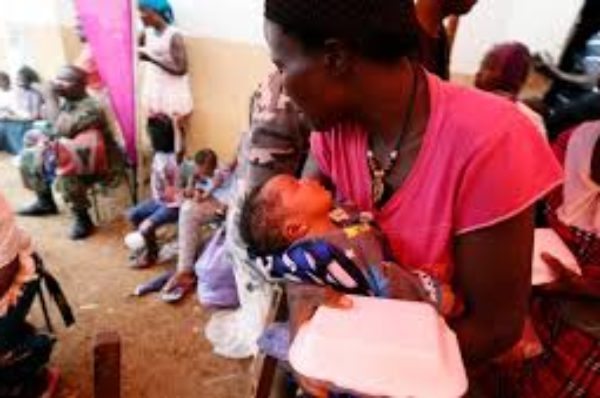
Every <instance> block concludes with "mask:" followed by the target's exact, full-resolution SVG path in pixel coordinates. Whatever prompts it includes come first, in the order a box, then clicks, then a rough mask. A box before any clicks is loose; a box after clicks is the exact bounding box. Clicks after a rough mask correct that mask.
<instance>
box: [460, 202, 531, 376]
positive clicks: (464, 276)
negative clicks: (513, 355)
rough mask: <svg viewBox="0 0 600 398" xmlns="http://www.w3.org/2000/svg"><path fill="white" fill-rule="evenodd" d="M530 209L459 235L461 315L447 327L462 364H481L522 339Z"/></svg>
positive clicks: (528, 276)
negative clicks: (454, 338)
mask: <svg viewBox="0 0 600 398" xmlns="http://www.w3.org/2000/svg"><path fill="white" fill-rule="evenodd" d="M533 229H534V224H533V210H532V209H531V208H530V209H527V210H525V211H523V212H522V213H520V214H518V215H516V216H514V217H512V218H510V219H508V220H506V221H503V222H501V223H499V224H496V225H494V226H491V227H488V228H484V229H481V230H477V231H474V232H470V233H466V234H464V235H460V236H459V237H458V239H457V241H456V246H455V274H454V275H455V280H454V285H455V286H456V288H457V289H458V292H460V293H462V294H463V295H464V299H465V314H464V316H462V317H460V318H458V319H457V320H456V321H454V322H451V327H452V328H453V329H454V330H455V332H456V333H457V335H458V340H459V342H460V346H461V351H462V355H463V359H464V360H465V363H467V364H468V365H470V366H476V365H479V364H483V363H485V362H487V361H489V360H491V359H493V358H495V357H497V356H498V355H500V354H502V353H504V352H505V351H507V350H508V349H510V348H511V347H512V346H514V344H516V343H517V342H518V340H519V339H520V337H521V334H522V330H523V325H524V322H525V317H526V314H527V310H528V300H529V294H530V290H531V256H532V250H533V249H532V248H533Z"/></svg>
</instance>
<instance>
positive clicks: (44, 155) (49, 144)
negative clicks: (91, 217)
mask: <svg viewBox="0 0 600 398" xmlns="http://www.w3.org/2000/svg"><path fill="white" fill-rule="evenodd" d="M107 126H108V124H107V120H106V116H105V113H104V109H103V108H102V105H101V104H100V103H99V102H98V101H97V100H96V99H94V98H92V97H85V98H83V99H81V100H78V101H65V102H64V104H63V105H62V106H61V108H60V113H59V116H58V117H57V119H56V121H55V123H54V125H53V126H46V128H43V129H41V130H40V129H36V130H32V131H30V132H28V133H27V135H26V137H25V139H24V141H25V148H24V149H23V152H22V155H21V165H20V171H21V176H22V178H23V183H24V185H25V187H26V188H28V189H30V190H32V191H35V192H37V193H38V194H40V193H41V194H44V193H49V190H50V189H51V184H52V182H53V181H56V187H57V190H58V191H59V192H60V193H61V194H62V196H63V198H64V200H65V202H67V203H69V205H70V206H71V209H72V210H74V211H76V212H77V211H85V210H87V209H88V208H89V207H90V202H89V199H88V189H89V187H90V186H91V185H92V184H94V183H96V182H100V181H102V180H105V179H106V178H107V177H108V176H109V175H111V174H112V173H113V172H114V167H117V165H118V164H120V162H119V161H118V160H117V157H118V151H117V148H116V145H115V143H114V140H113V137H112V135H111V134H110V131H109V129H108V127H107ZM90 128H97V129H99V130H100V131H101V132H102V135H103V138H104V141H105V145H106V151H107V159H108V165H110V168H111V170H108V171H107V170H103V171H101V172H99V173H98V174H86V175H69V176H57V175H56V158H57V152H56V146H55V145H54V144H53V142H55V140H56V139H59V138H63V139H72V138H74V137H76V136H77V135H78V134H79V133H81V132H83V131H86V130H87V129H90ZM77 156H79V157H80V158H81V159H83V158H84V157H85V156H86V154H85V153H81V152H77Z"/></svg>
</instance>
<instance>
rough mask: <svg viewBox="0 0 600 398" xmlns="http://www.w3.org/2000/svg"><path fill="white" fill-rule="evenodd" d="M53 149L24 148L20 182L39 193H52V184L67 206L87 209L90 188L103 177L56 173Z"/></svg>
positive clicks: (79, 209)
mask: <svg viewBox="0 0 600 398" xmlns="http://www.w3.org/2000/svg"><path fill="white" fill-rule="evenodd" d="M55 158H56V156H55V152H54V151H53V150H52V149H50V148H41V147H38V146H35V147H29V148H25V149H24V150H23V151H22V153H21V164H20V172H21V178H22V180H23V185H24V186H25V187H26V188H27V189H30V190H32V191H34V192H36V193H37V194H38V195H48V194H50V193H51V190H52V184H53V183H54V184H55V186H56V190H57V191H58V192H59V193H60V194H61V196H62V197H63V200H64V201H65V202H66V203H67V204H68V205H69V207H70V208H71V209H72V210H73V211H75V212H77V211H85V210H87V209H89V208H90V206H91V204H90V200H89V197H88V191H89V189H90V188H91V187H92V186H93V185H94V184H95V183H97V182H99V181H101V180H102V176H96V175H83V176H78V175H73V176H57V175H56V162H55Z"/></svg>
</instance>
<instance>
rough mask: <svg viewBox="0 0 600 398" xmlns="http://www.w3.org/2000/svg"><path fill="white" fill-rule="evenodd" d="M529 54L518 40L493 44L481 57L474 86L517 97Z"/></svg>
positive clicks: (527, 73) (526, 70)
mask: <svg viewBox="0 0 600 398" xmlns="http://www.w3.org/2000/svg"><path fill="white" fill-rule="evenodd" d="M530 67H531V55H530V53H529V49H528V48H527V46H525V45H524V44H521V43H518V42H512V43H504V44H499V45H496V46H494V47H493V48H492V49H491V50H490V51H489V52H488V53H487V54H486V55H485V57H484V58H483V61H482V62H481V66H480V67H479V71H478V72H477V75H476V77H475V86H476V87H477V88H479V89H481V90H485V91H491V92H498V91H500V92H505V93H507V94H510V95H511V96H513V97H515V98H516V97H517V95H518V94H519V92H520V91H521V89H522V88H523V85H525V82H526V81H527V76H528V75H529V69H530Z"/></svg>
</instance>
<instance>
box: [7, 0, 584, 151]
mask: <svg viewBox="0 0 600 398" xmlns="http://www.w3.org/2000/svg"><path fill="white" fill-rule="evenodd" d="M72 1H73V0H0V6H2V7H3V8H2V9H3V11H5V12H2V13H1V14H0V69H10V70H14V69H15V68H16V67H17V66H20V64H22V63H30V64H32V66H34V67H36V68H37V69H38V70H40V72H41V73H42V74H43V75H44V77H50V76H52V75H53V74H54V72H55V71H56V69H57V68H58V67H59V66H60V65H62V64H64V63H65V62H67V61H70V60H72V59H73V58H74V57H75V56H76V55H77V54H78V52H79V49H80V43H79V41H78V39H77V37H76V35H75V32H74V29H73V27H74V12H73V7H72ZM171 2H172V4H173V7H174V10H175V16H176V25H177V26H178V27H179V28H180V29H182V31H183V32H184V35H185V39H186V45H187V51H188V56H189V59H190V69H191V74H192V88H193V92H194V98H195V110H194V114H193V116H192V123H191V131H190V134H189V135H188V137H189V142H188V144H189V145H188V147H189V148H190V150H192V151H193V150H195V149H198V148H200V147H204V146H210V147H213V148H214V149H215V150H217V152H218V153H219V154H221V155H222V156H223V157H226V158H229V157H231V156H232V155H233V153H234V151H235V148H236V145H237V141H238V139H237V138H238V136H239V133H240V132H241V131H242V130H244V129H245V128H246V127H247V112H248V98H249V96H250V93H251V92H252V90H253V89H254V88H255V87H256V85H257V83H258V82H259V81H260V80H261V79H262V77H263V76H265V75H266V74H267V73H268V71H269V70H270V69H271V68H272V67H271V65H270V62H269V59H268V54H267V50H266V47H265V45H264V40H263V36H262V6H263V0H219V1H215V0H171ZM581 3H582V0H560V1H558V0H556V1H548V0H480V1H479V4H478V5H477V6H476V8H475V9H474V10H473V12H472V13H471V14H470V15H468V16H467V17H466V18H464V19H463V20H462V21H461V26H460V29H459V33H458V36H457V42H456V47H455V51H454V55H453V62H452V71H453V73H454V74H455V75H457V76H460V77H461V78H462V80H463V81H468V79H464V76H465V75H466V76H468V75H470V74H472V73H473V72H474V71H475V70H476V69H477V66H478V64H479V62H480V60H481V58H482V56H483V54H484V52H485V51H486V50H487V49H488V48H489V47H490V46H491V45H493V44H494V43H497V42H501V41H506V40H521V41H524V42H525V43H526V44H528V45H530V46H531V47H532V49H534V50H542V49H545V50H550V51H551V52H552V53H554V54H558V53H559V52H560V49H561V48H562V45H563V42H564V40H565V37H566V35H567V32H568V29H569V27H570V26H571V24H572V23H573V21H574V19H575V16H576V13H577V11H578V10H579V7H580V5H581ZM32 10H35V12H32Z"/></svg>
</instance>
